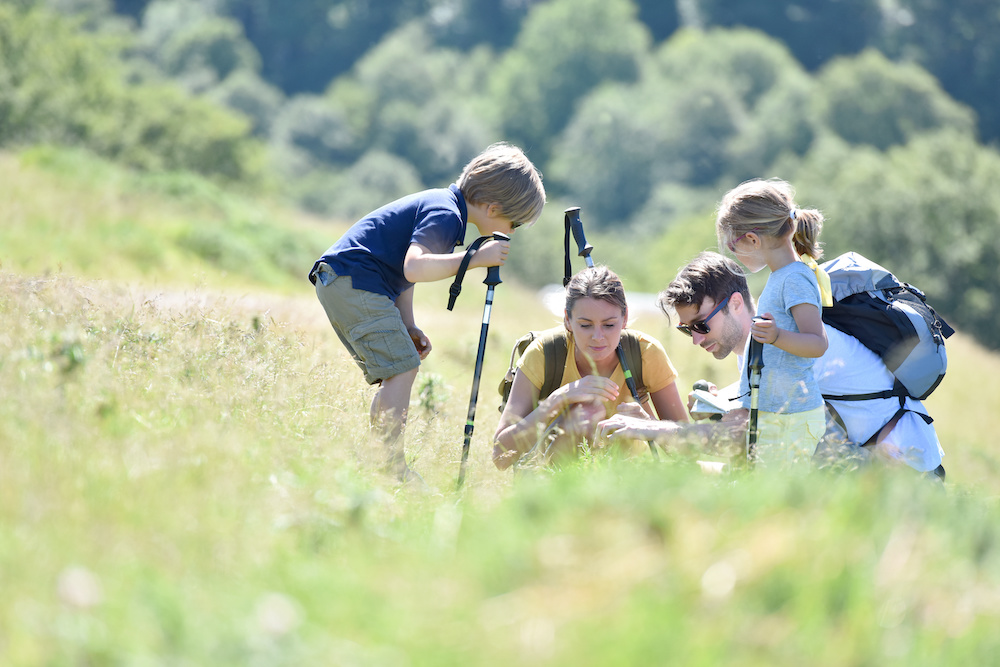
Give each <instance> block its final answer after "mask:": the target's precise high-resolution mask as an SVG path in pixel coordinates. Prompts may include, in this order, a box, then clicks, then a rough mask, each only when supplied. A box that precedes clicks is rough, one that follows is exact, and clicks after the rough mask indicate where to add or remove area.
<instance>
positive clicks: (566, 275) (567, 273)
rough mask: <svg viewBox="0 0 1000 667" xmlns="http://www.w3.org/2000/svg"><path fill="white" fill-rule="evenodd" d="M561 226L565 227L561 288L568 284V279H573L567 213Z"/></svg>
mask: <svg viewBox="0 0 1000 667" xmlns="http://www.w3.org/2000/svg"><path fill="white" fill-rule="evenodd" d="M563 224H564V226H565V227H566V234H565V239H564V242H563V247H564V248H565V257H566V263H565V265H564V269H563V287H566V285H568V284H569V280H570V278H572V277H573V263H572V262H571V261H570V256H569V235H570V221H569V213H566V215H565V216H563Z"/></svg>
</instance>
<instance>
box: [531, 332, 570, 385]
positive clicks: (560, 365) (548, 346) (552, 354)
mask: <svg viewBox="0 0 1000 667" xmlns="http://www.w3.org/2000/svg"><path fill="white" fill-rule="evenodd" d="M539 337H540V338H541V339H542V354H543V355H544V357H545V377H544V379H543V380H542V386H541V387H540V388H539V390H538V400H539V401H541V400H543V399H545V398H548V397H549V396H550V395H551V394H552V392H554V391H555V390H556V389H558V388H559V383H560V382H562V376H563V370H564V369H565V368H566V356H567V354H568V350H567V339H566V330H565V329H564V328H562V327H557V328H555V329H549V330H548V331H546V332H544V333H543V334H542V335H541V336H539Z"/></svg>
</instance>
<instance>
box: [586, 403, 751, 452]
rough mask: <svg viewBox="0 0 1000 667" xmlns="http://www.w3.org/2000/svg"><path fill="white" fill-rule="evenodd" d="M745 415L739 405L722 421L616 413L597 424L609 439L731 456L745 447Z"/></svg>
mask: <svg viewBox="0 0 1000 667" xmlns="http://www.w3.org/2000/svg"><path fill="white" fill-rule="evenodd" d="M748 416H749V413H748V412H747V410H746V409H744V408H740V409H738V410H732V411H730V412H727V413H726V415H725V416H724V417H723V419H722V421H718V422H711V423H694V424H683V423H682V424H678V423H676V422H671V421H657V420H650V419H641V418H636V417H627V416H625V415H621V414H617V415H614V416H612V417H610V418H609V419H605V420H604V421H602V422H601V423H600V424H599V425H598V434H599V435H600V436H601V437H605V438H611V439H615V438H627V439H634V440H652V441H654V442H655V443H656V444H658V445H660V446H661V447H663V448H664V449H665V450H667V451H683V452H690V453H697V452H704V453H707V454H713V455H718V456H734V455H736V454H739V453H741V452H742V451H743V449H744V446H745V440H746V423H747V418H748Z"/></svg>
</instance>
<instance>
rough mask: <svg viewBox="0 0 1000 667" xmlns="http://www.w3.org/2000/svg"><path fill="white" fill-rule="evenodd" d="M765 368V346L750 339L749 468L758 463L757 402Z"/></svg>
mask: <svg viewBox="0 0 1000 667" xmlns="http://www.w3.org/2000/svg"><path fill="white" fill-rule="evenodd" d="M763 368H764V344H763V343H761V342H760V341H756V340H754V339H753V338H751V339H750V350H749V352H747V372H748V373H749V377H750V421H749V423H748V424H747V447H746V450H747V452H746V453H747V467H751V468H752V467H753V465H754V463H755V462H756V461H757V401H758V400H759V398H760V377H761V374H762V371H763Z"/></svg>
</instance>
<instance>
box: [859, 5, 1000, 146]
mask: <svg viewBox="0 0 1000 667" xmlns="http://www.w3.org/2000/svg"><path fill="white" fill-rule="evenodd" d="M892 6H893V9H892V11H888V12H887V16H886V26H887V29H886V31H885V34H884V37H883V39H882V40H880V41H879V42H878V45H879V47H880V48H881V49H883V50H884V51H885V52H886V53H888V54H890V55H892V56H893V57H898V58H902V59H908V60H912V61H914V62H916V63H919V64H920V65H922V66H923V67H924V68H925V69H927V71H929V72H930V73H931V74H933V75H934V76H935V77H936V78H937V79H938V81H940V82H941V86H942V87H943V88H944V89H945V90H946V91H948V93H949V94H950V95H951V96H952V97H954V98H955V99H957V100H960V101H961V102H963V103H965V104H967V105H969V106H970V107H972V108H973V109H975V111H976V113H977V114H978V115H979V130H980V133H981V135H982V137H983V138H984V139H986V140H987V141H996V140H997V139H998V138H1000V87H998V86H997V82H998V81H1000V4H997V3H996V2H993V1H992V0H948V1H947V2H943V1H942V0H897V1H896V2H894V3H893V5H892Z"/></svg>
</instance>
